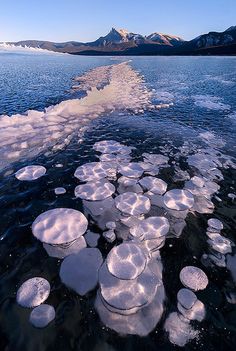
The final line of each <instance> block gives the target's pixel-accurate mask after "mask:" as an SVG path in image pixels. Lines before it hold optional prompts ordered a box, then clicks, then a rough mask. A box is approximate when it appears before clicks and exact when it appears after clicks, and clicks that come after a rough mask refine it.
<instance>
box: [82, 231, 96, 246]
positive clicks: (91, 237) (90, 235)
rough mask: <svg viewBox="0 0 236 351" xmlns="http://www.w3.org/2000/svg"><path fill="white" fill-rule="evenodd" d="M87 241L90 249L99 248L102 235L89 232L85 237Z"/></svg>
mask: <svg viewBox="0 0 236 351" xmlns="http://www.w3.org/2000/svg"><path fill="white" fill-rule="evenodd" d="M84 237H85V240H86V243H87V244H88V246H90V247H97V245H98V240H99V238H100V235H99V234H97V233H93V232H91V231H88V232H87V233H86V234H85V235H84Z"/></svg>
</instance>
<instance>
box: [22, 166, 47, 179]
mask: <svg viewBox="0 0 236 351" xmlns="http://www.w3.org/2000/svg"><path fill="white" fill-rule="evenodd" d="M46 172H47V170H46V168H45V167H43V166H26V167H23V168H21V169H19V171H17V172H16V173H15V177H16V178H17V179H18V180H27V181H30V180H36V179H38V178H41V177H42V176H43V175H44V174H45V173H46Z"/></svg>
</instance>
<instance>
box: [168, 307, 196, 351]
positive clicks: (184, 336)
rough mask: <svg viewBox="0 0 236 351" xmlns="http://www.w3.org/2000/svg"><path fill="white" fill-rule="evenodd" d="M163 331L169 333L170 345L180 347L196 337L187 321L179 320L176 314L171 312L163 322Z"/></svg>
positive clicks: (178, 315)
mask: <svg viewBox="0 0 236 351" xmlns="http://www.w3.org/2000/svg"><path fill="white" fill-rule="evenodd" d="M164 329H165V331H166V332H168V333H169V340H170V342H171V343H172V344H174V345H178V346H180V347H183V346H185V345H186V344H187V343H188V342H189V341H190V340H192V339H195V338H196V337H197V336H198V334H199V333H198V331H195V330H194V329H193V328H192V327H191V325H190V323H189V321H188V320H186V319H183V318H181V315H180V314H179V313H177V312H172V313H171V314H170V315H169V316H168V318H167V319H166V321H165V325H164Z"/></svg>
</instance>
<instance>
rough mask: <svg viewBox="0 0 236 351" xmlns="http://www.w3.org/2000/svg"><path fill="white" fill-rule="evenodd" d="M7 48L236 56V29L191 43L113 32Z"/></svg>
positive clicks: (157, 35) (163, 36) (164, 36)
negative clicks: (93, 37)
mask: <svg viewBox="0 0 236 351" xmlns="http://www.w3.org/2000/svg"><path fill="white" fill-rule="evenodd" d="M7 44H13V45H16V46H27V47H34V48H41V49H46V50H51V51H55V52H64V53H69V54H75V55H236V26H232V27H230V28H228V29H226V30H225V31H224V32H209V33H208V34H203V35H200V36H198V37H197V38H195V39H193V40H190V41H186V40H184V39H182V38H180V37H178V36H174V35H168V34H162V33H152V34H150V35H148V36H143V35H141V34H137V33H132V32H129V31H127V30H125V29H115V28H112V29H111V31H110V32H109V33H108V34H107V35H106V36H104V37H100V38H98V39H97V40H95V41H93V42H87V43H82V42H76V41H68V42H64V43H55V42H50V41H39V40H24V41H19V42H10V43H7Z"/></svg>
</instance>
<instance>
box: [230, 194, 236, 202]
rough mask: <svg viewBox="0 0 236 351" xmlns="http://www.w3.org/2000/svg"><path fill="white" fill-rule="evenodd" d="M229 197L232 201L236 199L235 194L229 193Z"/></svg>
mask: <svg viewBox="0 0 236 351" xmlns="http://www.w3.org/2000/svg"><path fill="white" fill-rule="evenodd" d="M228 197H229V198H230V199H232V200H234V199H236V195H235V194H233V193H229V194H228Z"/></svg>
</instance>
